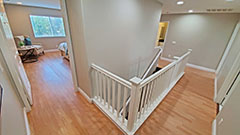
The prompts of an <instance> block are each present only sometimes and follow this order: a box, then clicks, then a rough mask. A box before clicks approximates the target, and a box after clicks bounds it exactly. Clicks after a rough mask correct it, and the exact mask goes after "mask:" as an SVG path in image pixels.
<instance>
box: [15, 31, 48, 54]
mask: <svg viewBox="0 0 240 135" xmlns="http://www.w3.org/2000/svg"><path fill="white" fill-rule="evenodd" d="M14 40H15V43H16V46H17V48H21V45H24V46H31V47H32V48H34V55H40V54H44V49H43V46H42V44H41V43H32V42H31V39H30V37H29V36H23V35H21V36H15V37H14Z"/></svg>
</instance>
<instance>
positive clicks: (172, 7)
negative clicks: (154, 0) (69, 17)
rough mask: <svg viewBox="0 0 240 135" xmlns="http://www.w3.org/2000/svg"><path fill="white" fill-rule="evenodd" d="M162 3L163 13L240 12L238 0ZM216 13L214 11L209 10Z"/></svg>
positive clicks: (34, 2) (49, 3) (50, 0)
mask: <svg viewBox="0 0 240 135" xmlns="http://www.w3.org/2000/svg"><path fill="white" fill-rule="evenodd" d="M158 1H160V2H162V3H163V14H174V13H187V12H188V10H190V9H192V10H193V11H194V12H196V13H206V12H209V11H207V9H226V10H227V11H218V13H219V12H227V13H240V0H233V1H232V2H227V1H226V0H183V1H184V4H183V5H180V6H179V5H177V1H178V0H158ZM4 2H5V3H10V4H17V2H22V5H26V6H36V7H45V8H54V9H60V8H61V6H60V1H59V0H4ZM228 9H232V11H228ZM210 12H211V13H216V11H210Z"/></svg>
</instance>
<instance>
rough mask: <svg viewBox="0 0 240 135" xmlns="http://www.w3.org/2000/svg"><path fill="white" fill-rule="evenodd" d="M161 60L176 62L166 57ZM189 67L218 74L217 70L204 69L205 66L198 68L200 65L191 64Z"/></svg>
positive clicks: (188, 64)
mask: <svg viewBox="0 0 240 135" xmlns="http://www.w3.org/2000/svg"><path fill="white" fill-rule="evenodd" d="M161 59H162V60H166V61H169V62H173V61H174V60H173V59H169V58H166V57H161ZM187 66H188V67H192V68H196V69H199V70H203V71H208V72H213V73H215V72H216V70H215V69H211V68H207V67H203V66H198V65H194V64H190V63H187Z"/></svg>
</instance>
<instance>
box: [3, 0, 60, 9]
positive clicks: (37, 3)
mask: <svg viewBox="0 0 240 135" xmlns="http://www.w3.org/2000/svg"><path fill="white" fill-rule="evenodd" d="M17 2H21V3H22V5H25V6H34V7H44V8H53V9H61V6H60V1H59V0H4V3H9V4H17Z"/></svg>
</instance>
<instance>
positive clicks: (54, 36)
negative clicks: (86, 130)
mask: <svg viewBox="0 0 240 135" xmlns="http://www.w3.org/2000/svg"><path fill="white" fill-rule="evenodd" d="M31 16H38V17H48V20H49V23H50V27H51V31H52V33H53V27H52V23H51V21H50V18H61V19H62V22H63V30H64V36H58V35H52V36H50V35H49V36H45V35H44V36H36V34H35V32H34V27H33V22H32V19H31ZM29 21H30V24H31V28H32V32H33V35H34V38H66V30H65V24H64V18H63V17H62V16H50V15H35V14H29Z"/></svg>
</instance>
